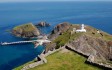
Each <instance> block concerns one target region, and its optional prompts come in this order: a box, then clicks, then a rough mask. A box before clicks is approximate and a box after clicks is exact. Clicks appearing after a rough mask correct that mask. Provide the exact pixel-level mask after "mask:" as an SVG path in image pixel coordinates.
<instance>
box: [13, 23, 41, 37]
mask: <svg viewBox="0 0 112 70" xmlns="http://www.w3.org/2000/svg"><path fill="white" fill-rule="evenodd" d="M12 34H14V35H15V36H17V37H22V38H31V37H37V36H38V35H40V32H39V29H38V28H36V27H35V26H34V25H33V24H32V23H27V24H23V25H19V26H16V27H14V28H13V29H12Z"/></svg>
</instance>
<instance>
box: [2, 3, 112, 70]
mask: <svg viewBox="0 0 112 70" xmlns="http://www.w3.org/2000/svg"><path fill="white" fill-rule="evenodd" d="M40 21H46V22H48V23H50V24H51V26H50V27H46V28H41V30H42V32H43V33H45V34H48V33H50V31H51V30H52V29H53V28H54V26H55V25H57V24H59V23H62V22H70V23H74V24H82V23H84V24H87V25H91V26H93V27H95V28H98V29H101V30H103V31H105V32H107V33H110V34H112V30H111V29H112V26H111V24H112V2H26V3H25V2H24V3H0V42H11V41H20V40H25V39H21V38H17V37H14V36H13V35H12V34H10V33H9V32H6V30H11V29H12V28H13V27H14V26H17V25H20V24H24V23H29V22H32V23H33V24H37V23H38V22H40ZM44 48H45V47H44V46H39V47H38V48H36V49H34V45H33V44H31V43H29V44H19V45H7V46H0V70H12V69H13V68H15V67H17V66H19V65H22V64H24V63H25V62H27V61H30V60H32V59H34V57H36V56H37V55H38V54H40V53H41V52H42V50H43V49H44Z"/></svg>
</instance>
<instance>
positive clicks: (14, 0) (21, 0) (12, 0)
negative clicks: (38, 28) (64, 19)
mask: <svg viewBox="0 0 112 70" xmlns="http://www.w3.org/2000/svg"><path fill="white" fill-rule="evenodd" d="M35 1H37V2H38V1H112V0H0V2H35Z"/></svg>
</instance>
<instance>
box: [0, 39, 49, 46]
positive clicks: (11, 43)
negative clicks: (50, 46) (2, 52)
mask: <svg viewBox="0 0 112 70" xmlns="http://www.w3.org/2000/svg"><path fill="white" fill-rule="evenodd" d="M33 42H38V43H39V45H42V44H43V43H48V42H51V41H50V40H47V39H46V40H43V39H41V40H30V41H17V42H3V43H1V45H13V44H20V43H33Z"/></svg>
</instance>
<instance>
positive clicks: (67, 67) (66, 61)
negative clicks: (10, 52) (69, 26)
mask: <svg viewBox="0 0 112 70" xmlns="http://www.w3.org/2000/svg"><path fill="white" fill-rule="evenodd" d="M46 59H47V60H48V63H46V64H43V65H40V66H37V67H35V68H32V69H29V70H101V69H100V68H97V67H95V66H92V65H89V64H86V63H85V61H86V58H85V57H83V56H81V55H79V54H77V53H74V52H72V51H69V50H61V51H59V52H56V53H54V54H52V55H49V56H48V57H47V58H46ZM21 67H22V66H20V67H18V68H16V69H14V70H20V69H21Z"/></svg>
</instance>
